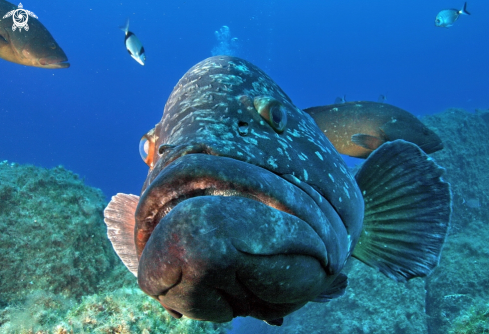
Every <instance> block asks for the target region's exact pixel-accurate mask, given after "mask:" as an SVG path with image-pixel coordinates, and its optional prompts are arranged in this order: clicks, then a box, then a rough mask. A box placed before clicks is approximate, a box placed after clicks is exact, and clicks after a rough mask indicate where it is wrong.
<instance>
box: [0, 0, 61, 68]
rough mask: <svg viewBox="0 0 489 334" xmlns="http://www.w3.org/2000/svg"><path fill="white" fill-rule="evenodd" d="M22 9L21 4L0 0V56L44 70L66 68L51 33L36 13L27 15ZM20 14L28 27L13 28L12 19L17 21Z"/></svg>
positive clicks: (59, 49)
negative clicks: (31, 15) (32, 15)
mask: <svg viewBox="0 0 489 334" xmlns="http://www.w3.org/2000/svg"><path fill="white" fill-rule="evenodd" d="M22 8H23V7H22V4H19V7H17V6H15V5H13V4H11V3H10V2H8V1H5V0H0V58H2V59H5V60H8V61H10V62H13V63H17V64H21V65H26V66H34V67H40V68H47V69H58V68H68V67H70V64H69V63H68V62H67V61H68V57H67V56H66V54H65V53H64V51H63V49H61V47H60V46H59V45H58V43H57V42H56V40H55V39H54V38H53V36H52V35H51V33H50V32H49V31H48V30H47V29H46V27H45V26H44V25H43V24H42V23H41V21H39V20H38V19H37V16H36V17H29V16H28V15H27V11H22ZM19 11H21V12H19ZM12 12H13V13H12ZM22 16H24V18H23V19H25V23H27V22H28V25H27V27H28V29H26V28H27V27H26V28H25V29H21V28H16V27H15V25H14V26H13V27H12V23H13V22H14V19H17V20H19V19H21V18H22ZM14 28H15V29H14Z"/></svg>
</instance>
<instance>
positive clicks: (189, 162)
mask: <svg viewBox="0 0 489 334" xmlns="http://www.w3.org/2000/svg"><path fill="white" fill-rule="evenodd" d="M140 149H141V153H142V156H143V159H144V160H145V161H146V163H147V164H148V165H149V168H150V170H149V174H148V177H147V179H146V182H145V183H144V186H143V189H142V191H141V196H140V197H138V196H135V195H126V194H117V195H116V196H114V197H113V198H112V200H111V202H110V203H109V205H108V206H107V208H106V209H105V222H106V224H107V227H108V235H109V238H110V240H111V242H112V244H113V247H114V249H115V251H116V252H117V254H118V255H119V257H120V258H121V259H122V261H123V262H124V264H125V265H126V266H127V267H128V269H129V270H130V271H131V272H132V273H134V275H136V276H137V279H138V283H139V286H140V287H141V289H142V290H143V291H144V292H145V293H147V294H148V295H150V296H151V297H153V298H154V299H156V300H158V301H159V302H160V303H161V305H162V306H163V307H164V308H165V309H166V310H167V311H168V312H169V313H170V314H171V315H172V316H174V317H175V318H180V317H181V316H182V315H185V316H187V317H189V318H192V319H197V320H204V321H213V322H227V321H230V320H232V319H233V318H234V317H238V316H242V317H244V316H251V317H255V318H258V319H262V320H265V321H266V322H267V323H269V324H272V325H281V324H282V322H283V317H284V316H286V315H287V314H290V313H291V312H293V311H295V310H297V309H299V308H301V307H302V306H304V305H305V304H306V303H308V302H310V301H314V302H326V301H328V300H330V299H332V298H336V297H339V296H341V295H342V294H343V293H344V291H345V289H346V287H347V278H346V275H345V274H344V273H342V269H343V267H344V265H345V263H346V262H347V261H348V259H349V258H350V257H351V256H354V257H356V258H358V259H360V260H361V261H363V262H365V263H366V264H368V265H370V266H372V267H375V268H378V269H379V270H380V271H381V272H383V273H384V274H386V275H387V276H389V277H391V278H393V279H395V280H397V281H401V282H402V281H406V280H408V279H410V278H412V277H418V276H426V275H427V274H429V273H430V272H431V271H432V269H433V268H434V267H435V266H436V265H437V264H438V262H439V257H440V252H441V249H442V246H443V243H444V240H445V236H446V234H447V230H448V225H449V220H450V214H451V194H450V186H449V184H448V183H446V182H444V181H443V180H442V174H443V172H444V170H443V169H442V168H440V167H439V166H437V164H436V163H435V162H434V161H433V160H432V159H430V158H429V157H428V156H427V155H426V154H425V153H424V152H423V151H422V150H421V149H419V148H418V147H417V146H416V145H415V144H412V143H409V142H406V141H403V140H396V141H393V142H389V143H386V144H384V145H382V146H381V147H380V148H378V149H377V150H376V151H375V152H374V153H373V154H371V156H370V157H369V158H368V159H367V160H366V161H365V162H364V164H363V165H362V167H361V168H360V170H359V171H358V173H357V174H356V176H355V177H354V176H352V174H351V173H350V172H349V170H348V168H347V166H346V164H345V162H344V161H343V160H342V158H341V157H340V155H339V154H338V153H337V152H336V150H335V149H334V147H333V146H332V144H331V143H330V142H329V141H328V139H327V138H326V137H325V136H324V135H323V133H322V131H321V130H320V129H319V128H318V126H317V125H316V123H315V122H314V120H313V119H312V118H311V117H310V116H309V115H307V114H306V113H304V112H303V111H302V110H300V109H298V108H297V107H296V106H294V104H293V103H292V102H291V100H290V99H289V97H288V96H287V95H286V94H285V93H284V92H283V91H282V89H280V87H279V86H278V85H277V84H275V83H274V81H273V80H272V79H270V77H268V76H267V75H266V74H265V73H264V72H262V71H261V70H260V69H258V68H257V67H256V66H254V65H252V64H250V63H249V62H247V61H245V60H242V59H239V58H235V57H229V56H216V57H211V58H208V59H206V60H204V61H202V62H200V63H198V64H197V65H195V66H194V67H192V68H191V69H190V70H189V71H188V72H187V73H186V74H185V75H184V76H183V78H181V79H180V81H179V82H178V83H177V85H176V86H175V88H174V90H173V92H172V93H171V95H170V97H169V99H168V101H167V103H166V106H165V110H164V113H163V118H162V119H161V121H160V122H159V123H158V124H156V126H155V128H154V129H152V130H150V131H149V132H148V133H147V134H146V135H145V136H143V138H142V140H141V144H140Z"/></svg>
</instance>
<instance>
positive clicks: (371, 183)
mask: <svg viewBox="0 0 489 334" xmlns="http://www.w3.org/2000/svg"><path fill="white" fill-rule="evenodd" d="M443 173H444V169H443V168H441V167H439V166H438V165H437V164H436V163H435V162H434V161H433V160H432V159H431V158H430V157H429V156H428V155H426V153H424V152H423V151H422V150H421V149H420V148H419V147H418V146H416V145H415V144H412V143H409V142H406V141H404V140H396V141H393V142H388V143H385V144H383V145H382V146H380V147H379V148H378V149H377V150H375V151H374V152H373V153H372V154H371V155H370V156H369V158H368V159H367V160H366V161H365V163H364V164H363V166H362V167H361V168H360V170H359V171H358V173H357V174H356V175H355V178H356V180H357V183H358V186H359V187H360V190H361V191H362V194H363V198H364V201H365V216H364V223H363V224H364V228H363V231H362V234H361V236H360V239H359V242H358V243H357V245H356V247H355V249H354V252H353V256H354V257H355V258H357V259H359V260H361V261H362V262H364V263H366V264H368V265H369V266H372V267H374V268H378V269H379V270H380V271H381V272H382V273H383V274H385V275H386V276H388V277H390V278H392V279H394V280H396V281H406V280H408V279H410V278H413V277H422V276H426V275H428V274H429V273H430V272H431V270H433V268H434V267H436V266H437V265H438V262H439V259H440V253H441V250H442V247H443V243H444V241H445V237H446V235H447V232H448V226H449V222H450V215H451V211H452V209H451V207H452V206H451V192H450V184H449V183H447V182H445V181H443V179H442V175H443Z"/></svg>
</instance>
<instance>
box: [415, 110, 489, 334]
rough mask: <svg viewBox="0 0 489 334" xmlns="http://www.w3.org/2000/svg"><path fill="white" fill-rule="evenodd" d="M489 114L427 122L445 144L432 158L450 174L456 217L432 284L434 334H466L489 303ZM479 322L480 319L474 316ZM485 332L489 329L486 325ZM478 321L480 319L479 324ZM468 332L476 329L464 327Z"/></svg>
mask: <svg viewBox="0 0 489 334" xmlns="http://www.w3.org/2000/svg"><path fill="white" fill-rule="evenodd" d="M486 114H487V112H486V111H477V112H476V113H475V114H472V113H468V112H466V111H464V110H460V109H449V110H446V111H445V112H443V113H440V114H435V115H432V116H429V117H426V118H425V119H424V122H425V124H427V125H428V126H430V127H432V128H433V129H434V130H435V131H436V132H437V133H438V134H439V135H440V137H441V138H442V139H443V142H444V144H445V148H444V149H443V150H441V151H439V152H436V153H434V154H433V155H432V156H433V158H434V159H435V160H436V161H437V162H438V163H439V164H440V165H441V166H443V167H445V168H446V169H447V173H446V176H445V179H446V180H447V181H449V182H450V183H451V185H452V195H453V215H452V223H451V229H450V233H449V236H448V238H447V241H446V244H445V247H444V249H443V254H442V258H441V261H440V265H439V267H438V268H437V270H436V271H435V272H434V273H433V274H432V275H431V276H430V277H428V279H427V282H426V289H427V291H428V295H427V298H426V311H427V313H428V315H429V317H428V326H429V333H430V334H431V333H432V334H442V333H448V332H449V331H451V330H453V331H454V332H453V333H483V331H481V332H470V331H464V329H463V328H461V326H460V324H461V323H464V319H468V318H467V312H471V311H470V310H471V309H473V308H474V307H478V305H481V304H482V305H485V304H487V303H488V302H489V245H488V240H489V225H488V223H489V222H488V219H487V217H489V206H488V203H489V174H488V173H487V166H489V127H488V124H489V123H488V122H487V120H486V119H487V117H486ZM469 318H470V319H476V318H477V317H473V318H472V317H469ZM487 320H488V319H487V317H486V328H487V327H489V326H488V324H487ZM476 321H478V320H476ZM464 326H466V327H467V328H469V327H471V326H472V324H471V323H470V321H469V322H465V325H463V326H462V327H464Z"/></svg>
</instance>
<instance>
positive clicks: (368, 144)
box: [351, 133, 385, 151]
mask: <svg viewBox="0 0 489 334" xmlns="http://www.w3.org/2000/svg"><path fill="white" fill-rule="evenodd" d="M351 141H352V143H354V144H357V145H358V146H361V147H363V148H366V149H367V150H372V151H373V150H376V149H377V148H378V147H379V146H380V145H382V144H383V143H385V140H384V139H382V138H379V137H375V136H371V135H366V134H364V133H356V134H354V135H353V136H351Z"/></svg>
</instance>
